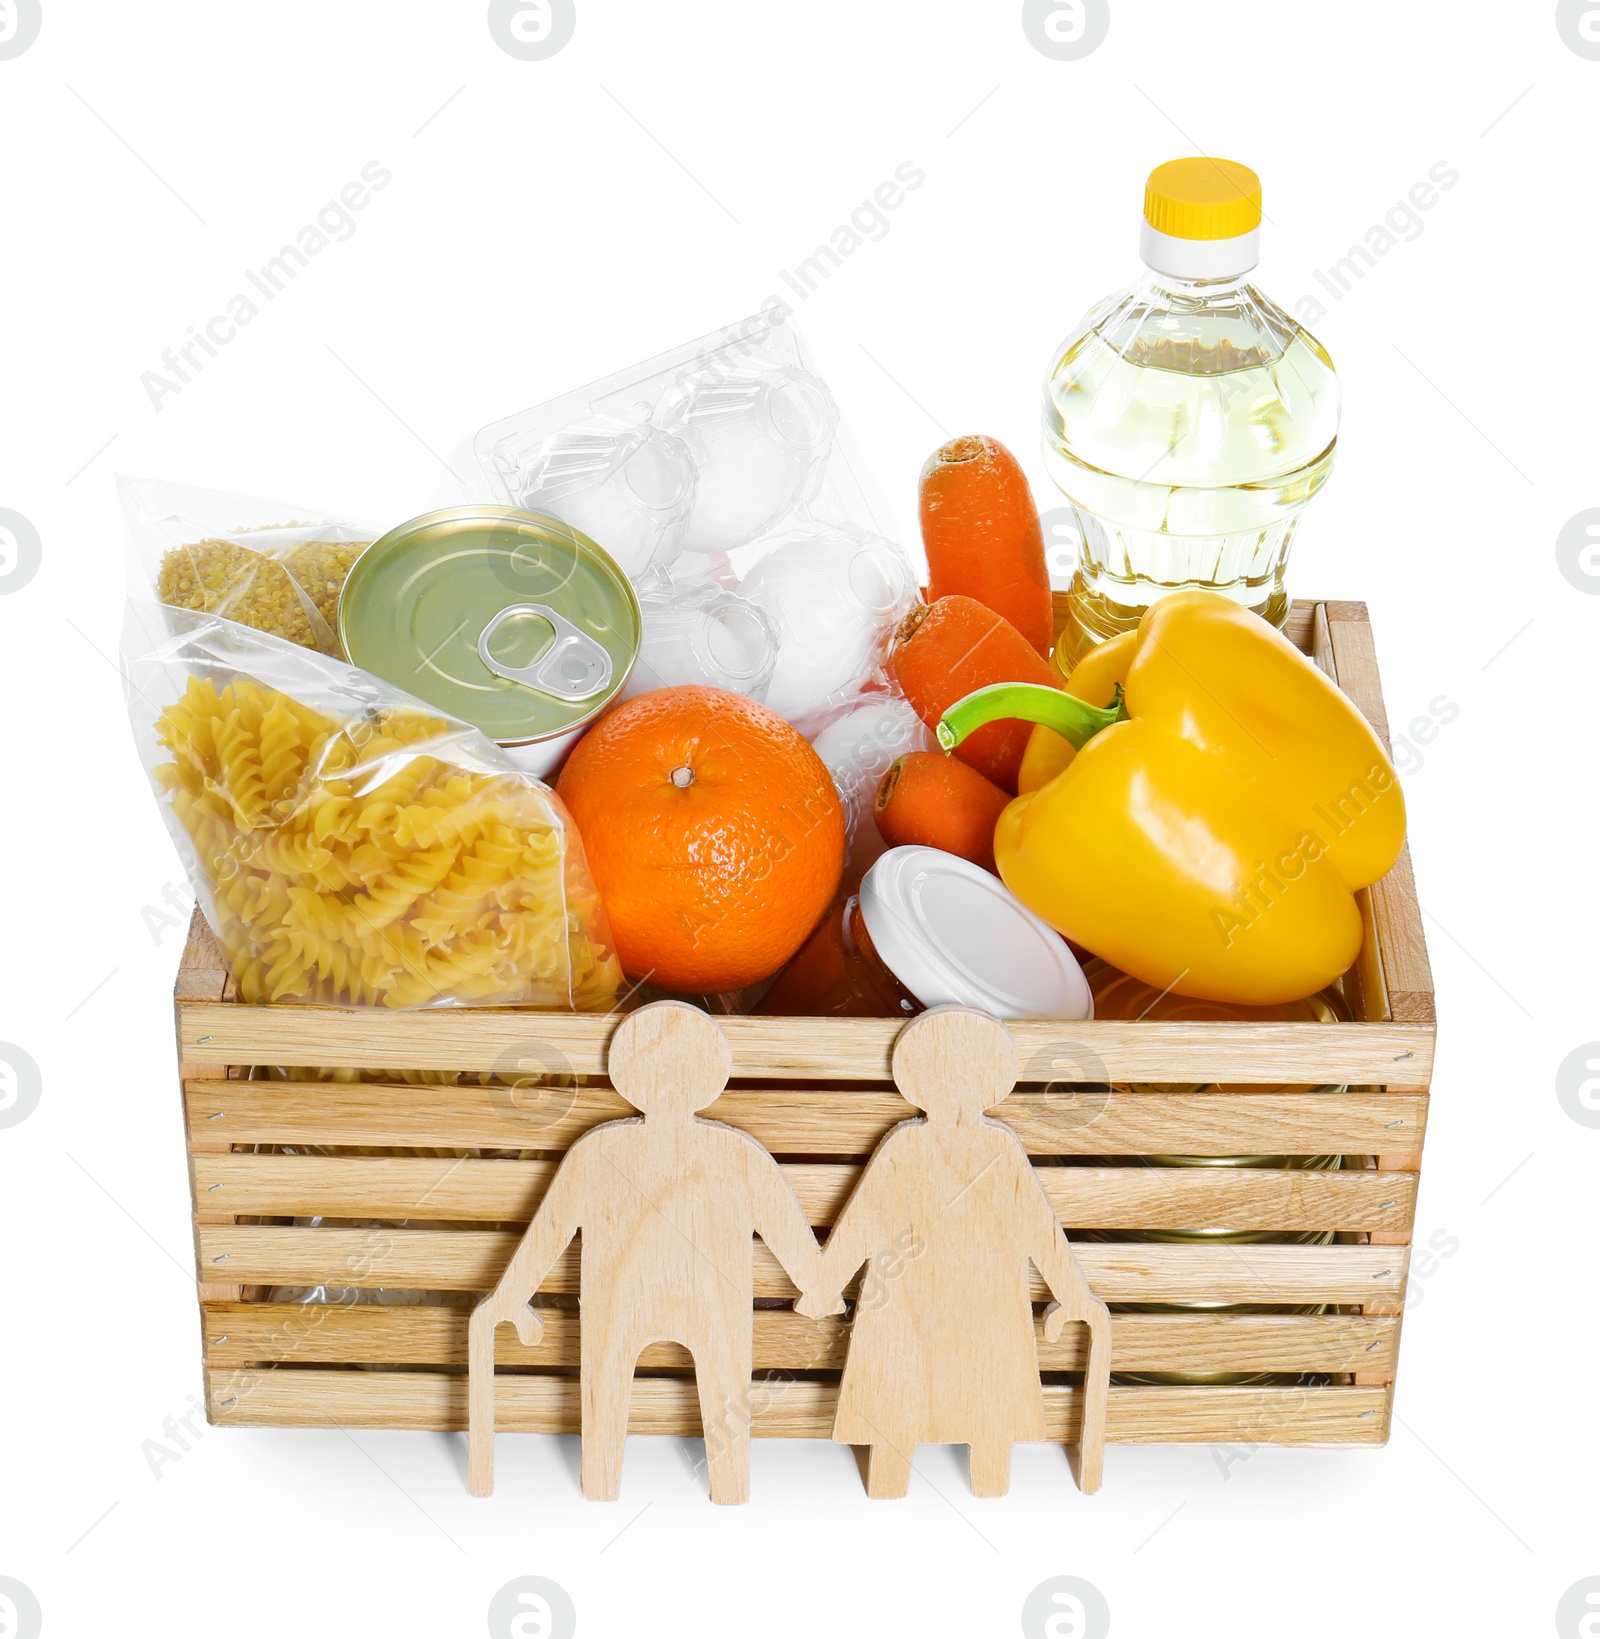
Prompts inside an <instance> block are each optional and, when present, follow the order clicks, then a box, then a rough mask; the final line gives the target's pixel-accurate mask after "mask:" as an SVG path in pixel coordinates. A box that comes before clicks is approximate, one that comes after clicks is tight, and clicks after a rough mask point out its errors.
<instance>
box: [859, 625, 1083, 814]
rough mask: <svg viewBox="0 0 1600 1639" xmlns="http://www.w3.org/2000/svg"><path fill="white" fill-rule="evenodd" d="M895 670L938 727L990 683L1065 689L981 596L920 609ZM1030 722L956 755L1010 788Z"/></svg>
mask: <svg viewBox="0 0 1600 1639" xmlns="http://www.w3.org/2000/svg"><path fill="white" fill-rule="evenodd" d="M889 666H890V670H891V671H892V672H893V673H894V676H895V680H896V681H897V682H898V683H899V685H900V689H901V692H902V693H903V694H904V695H905V697H906V699H908V700H909V701H910V702H911V704H912V706H913V707H914V708H915V710H916V713H917V715H918V716H919V717H920V718H921V719H922V720H923V722H925V723H926V724H927V725H928V726H929V727H930V728H932V727H933V726H934V725H935V724H937V723H938V721H939V719H940V718H941V717H942V716H943V715H944V713H945V710H946V708H947V707H949V706H953V705H954V704H955V703H956V701H957V700H959V699H961V698H962V696H963V695H968V694H971V693H972V691H973V690H974V689H981V688H983V687H985V686H986V685H987V684H990V683H1042V684H1044V685H1045V686H1046V687H1047V688H1053V689H1059V688H1060V687H1061V674H1060V672H1058V671H1057V670H1056V669H1055V667H1054V666H1049V665H1046V664H1045V662H1044V661H1043V660H1041V659H1040V658H1039V655H1038V654H1037V652H1036V651H1035V650H1034V647H1033V645H1032V644H1031V643H1029V642H1028V640H1027V638H1025V637H1024V636H1023V635H1022V633H1021V632H1019V631H1018V630H1017V629H1016V627H1015V626H1013V625H1012V624H1011V623H1010V621H1008V620H1003V619H1002V618H1001V617H1000V616H999V615H997V614H996V613H995V612H994V610H993V609H987V608H985V607H984V605H983V604H981V603H979V602H978V601H977V600H976V599H975V598H966V597H948V598H940V599H939V601H938V602H937V603H923V604H919V605H918V606H917V607H916V608H915V609H913V610H912V611H911V613H910V614H909V615H907V616H906V618H905V619H904V620H903V621H902V622H901V624H900V630H899V632H898V633H897V634H896V636H895V645H894V651H893V653H892V654H891V656H890V659H889ZM1032 732H1033V729H1032V726H1031V725H1030V724H1028V723H1023V722H1018V721H1016V720H1014V719H1007V720H1006V721H1004V722H999V723H989V724H988V725H986V726H985V727H983V728H980V729H979V730H978V731H977V733H975V734H972V735H969V736H968V737H967V738H966V739H965V740H963V741H962V742H961V744H960V745H959V746H957V747H956V756H958V757H959V758H960V759H961V760H962V762H964V763H966V764H967V765H968V766H969V767H970V768H975V769H977V771H978V772H979V773H980V774H982V775H983V776H984V778H985V779H987V780H992V781H993V782H994V784H996V785H998V786H1002V787H1003V788H1004V789H1005V790H1007V791H1013V792H1014V791H1015V790H1016V789H1017V771H1018V769H1019V768H1021V766H1022V754H1023V752H1024V751H1026V750H1027V748H1028V736H1029V735H1030V734H1032Z"/></svg>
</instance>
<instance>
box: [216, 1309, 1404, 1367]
mask: <svg viewBox="0 0 1600 1639" xmlns="http://www.w3.org/2000/svg"><path fill="white" fill-rule="evenodd" d="M469 1313H470V1311H469V1310H468V1309H466V1308H465V1307H461V1308H445V1307H441V1306H434V1305H429V1304H407V1305H385V1304H360V1305H355V1306H350V1307H345V1306H341V1305H328V1304H303V1303H302V1304H294V1303H218V1304H208V1305H207V1306H206V1310H205V1315H204V1324H205V1338H206V1361H207V1364H208V1365H210V1366H212V1367H213V1368H222V1367H228V1366H238V1365H244V1364H246V1363H250V1362H257V1361H282V1362H285V1363H291V1364H294V1365H299V1366H315V1365H373V1366H465V1365H466V1363H467V1320H468V1315H469ZM541 1313H542V1317H543V1320H544V1334H543V1336H542V1337H541V1338H540V1340H539V1342H538V1343H537V1344H535V1345H534V1346H533V1347H532V1348H525V1347H524V1346H523V1344H522V1343H521V1342H519V1341H518V1338H517V1335H516V1333H515V1332H514V1331H513V1330H512V1329H511V1328H510V1327H509V1326H506V1327H502V1328H501V1329H500V1332H499V1333H498V1335H497V1337H496V1340H495V1363H496V1364H497V1365H499V1366H502V1367H518V1366H520V1367H543V1368H545V1369H547V1370H555V1369H562V1370H568V1371H571V1370H576V1368H577V1365H578V1316H577V1314H576V1313H575V1312H573V1311H572V1310H570V1309H544V1310H542V1311H541ZM1035 1330H1036V1332H1037V1335H1038V1343H1039V1365H1040V1367H1041V1369H1043V1370H1044V1371H1057V1372H1060V1371H1082V1370H1083V1368H1084V1366H1085V1364H1086V1360H1085V1357H1086V1355H1087V1352H1088V1346H1087V1344H1086V1342H1085V1340H1084V1336H1083V1328H1082V1327H1081V1326H1069V1327H1067V1329H1066V1331H1065V1332H1064V1333H1063V1334H1062V1336H1061V1338H1060V1339H1059V1340H1058V1341H1057V1342H1055V1343H1047V1342H1046V1341H1045V1339H1044V1331H1043V1326H1042V1324H1040V1323H1037V1322H1036V1326H1035ZM1399 1331H1400V1323H1399V1322H1398V1321H1397V1320H1393V1319H1379V1318H1372V1317H1363V1316H1360V1315H1116V1316H1113V1317H1112V1322H1111V1364H1112V1369H1113V1370H1114V1371H1146V1372H1154V1371H1169V1372H1170V1371H1181V1372H1191V1373H1193V1372H1351V1371H1357V1370H1360V1371H1364V1372H1371V1373H1375V1374H1385V1373H1390V1372H1392V1371H1393V1370H1394V1357H1395V1344H1396V1341H1397V1339H1398V1337H1399ZM849 1335H850V1328H849V1323H848V1321H847V1320H846V1319H845V1317H843V1316H829V1317H827V1318H825V1319H822V1320H808V1319H806V1317H805V1316H803V1315H797V1314H794V1313H793V1312H792V1311H790V1310H786V1309H758V1310H757V1311H756V1314H755V1369H756V1370H757V1371H758V1372H764V1371H779V1370H782V1371H837V1370H839V1369H841V1368H842V1367H843V1365H844V1361H845V1346H846V1343H847V1342H848V1340H849ZM688 1363H689V1356H688V1353H687V1351H686V1350H684V1349H683V1348H682V1347H681V1346H680V1345H678V1344H676V1343H655V1344H652V1345H650V1347H649V1348H647V1349H646V1350H645V1351H644V1354H643V1355H642V1356H641V1357H640V1360H639V1364H640V1366H641V1367H642V1368H644V1369H645V1370H668V1371H671V1370H678V1371H682V1370H685V1369H686V1368H687V1366H688Z"/></svg>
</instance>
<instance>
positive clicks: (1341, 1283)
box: [200, 1224, 1407, 1304]
mask: <svg viewBox="0 0 1600 1639" xmlns="http://www.w3.org/2000/svg"><path fill="white" fill-rule="evenodd" d="M520 1238H521V1237H520V1235H516V1234H512V1233H509V1232H500V1231H494V1230H477V1229H303V1228H298V1227H290V1226H273V1225H266V1224H234V1225H231V1226H229V1225H217V1226H214V1227H208V1228H202V1229H201V1231H200V1259H201V1269H202V1271H203V1272H209V1273H210V1274H211V1276H212V1278H215V1277H216V1275H217V1274H218V1272H220V1271H221V1270H222V1269H223V1268H224V1267H225V1268H226V1272H227V1275H228V1277H229V1279H231V1280H236V1281H241V1282H244V1283H246V1284H248V1285H271V1286H321V1285H328V1286H355V1287H390V1288H396V1289H402V1290H412V1291H440V1292H452V1291H466V1292H483V1291H487V1290H488V1289H489V1288H490V1287H491V1286H493V1285H494V1283H495V1281H497V1280H498V1279H499V1278H500V1274H501V1271H502V1270H503V1269H504V1268H505V1266H506V1263H507V1262H508V1261H509V1259H510V1257H511V1254H512V1252H513V1251H514V1250H515V1248H516V1245H517V1242H518V1241H519V1240H520ZM1074 1250H1075V1251H1076V1253H1077V1257H1078V1262H1079V1263H1080V1264H1081V1265H1082V1266H1083V1270H1084V1273H1085V1274H1086V1275H1087V1276H1088V1279H1089V1282H1090V1284H1091V1285H1092V1286H1093V1287H1094V1290H1095V1292H1096V1294H1097V1295H1098V1296H1099V1297H1101V1298H1103V1299H1104V1300H1105V1301H1106V1302H1107V1303H1340V1304H1343V1303H1363V1302H1367V1301H1369V1300H1371V1301H1374V1302H1379V1301H1382V1302H1390V1303H1394V1302H1398V1301H1400V1298H1401V1297H1402V1296H1403V1292H1404V1281H1405V1270H1406V1255H1407V1249H1406V1248H1404V1247H1386V1246H1272V1245H1269V1246H1239V1245H1228V1246H1187V1245H1179V1246H1165V1245H1145V1244H1127V1245H1121V1244H1115V1243H1097V1242H1092V1241H1078V1242H1076V1243H1075V1244H1074ZM577 1290H578V1257H577V1252H576V1249H569V1250H568V1251H567V1252H566V1253H565V1254H564V1255H563V1257H562V1258H561V1259H560V1260H559V1261H558V1262H557V1264H556V1267H555V1269H554V1271H553V1272H552V1274H551V1276H550V1278H549V1279H548V1280H547V1281H546V1282H545V1283H544V1285H543V1286H541V1287H540V1291H542V1292H554V1293H575V1292H576V1291H577ZM755 1296H757V1297H760V1298H793V1297H794V1296H796V1293H795V1289H794V1287H793V1286H792V1285H791V1284H790V1282H789V1279H788V1277H787V1276H786V1275H785V1274H784V1273H783V1271H782V1270H781V1269H780V1268H779V1266H778V1263H777V1260H776V1259H775V1258H774V1257H773V1256H772V1254H771V1253H770V1252H768V1251H767V1249H766V1248H765V1247H764V1246H762V1245H761V1244H760V1243H759V1242H758V1243H756V1245H755ZM1047 1296H1048V1294H1047V1292H1046V1291H1045V1288H1044V1285H1043V1283H1042V1282H1041V1281H1040V1280H1039V1279H1038V1277H1037V1276H1035V1277H1034V1298H1035V1301H1037V1302H1043V1301H1044V1299H1045V1298H1046V1297H1047Z"/></svg>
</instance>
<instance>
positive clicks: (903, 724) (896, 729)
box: [811, 694, 938, 876]
mask: <svg viewBox="0 0 1600 1639" xmlns="http://www.w3.org/2000/svg"><path fill="white" fill-rule="evenodd" d="M811 745H812V749H813V750H814V751H815V752H816V754H817V755H818V756H819V757H820V758H821V759H822V761H823V762H824V764H826V765H827V769H828V772H829V773H830V774H831V775H832V776H833V783H834V784H835V785H836V786H837V787H838V789H839V801H840V802H841V803H842V804H843V806H844V824H845V842H846V845H847V846H848V848H849V853H848V855H847V856H846V860H845V874H846V876H851V875H856V876H859V875H862V874H864V873H865V871H866V869H867V867H868V866H869V865H871V864H872V862H873V860H875V859H876V858H877V857H878V855H879V854H881V853H883V852H884V851H885V850H886V849H887V847H888V844H887V843H886V842H885V841H884V840H883V838H882V836H880V835H879V833H878V826H877V822H876V821H875V820H874V819H873V817H872V805H873V802H874V801H875V799H876V798H877V795H878V786H879V784H880V783H881V782H882V780H883V776H884V775H885V774H887V773H888V772H889V765H890V764H891V763H893V762H894V760H895V758H896V757H903V756H904V755H905V754H906V753H907V752H908V751H936V750H937V749H938V742H937V741H936V740H935V739H934V737H933V735H932V733H931V732H930V731H929V729H928V726H927V725H926V724H925V723H924V722H923V721H922V719H921V718H920V717H919V716H917V714H916V712H915V710H914V709H913V708H912V705H911V702H910V701H909V700H906V699H904V698H902V697H901V696H900V695H897V694H863V695H859V696H857V697H856V698H855V699H854V700H851V701H849V702H848V703H847V704H846V707H845V709H844V710H843V711H841V712H840V713H839V714H838V715H837V716H836V717H835V718H834V719H833V720H832V721H831V722H830V723H828V724H827V726H826V727H825V728H823V729H822V731H821V732H820V733H819V734H817V735H816V737H815V738H814V739H813V740H812V742H811Z"/></svg>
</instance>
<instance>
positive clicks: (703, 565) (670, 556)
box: [471, 309, 917, 735]
mask: <svg viewBox="0 0 1600 1639" xmlns="http://www.w3.org/2000/svg"><path fill="white" fill-rule="evenodd" d="M471 450H472V458H473V462H474V463H475V465H476V468H477V470H478V472H479V473H480V474H481V476H482V480H483V483H484V485H485V486H486V489H487V494H488V496H489V497H492V498H493V499H494V500H497V501H499V502H501V503H502V504H504V505H508V506H515V507H520V508H522V509H524V510H526V511H531V512H541V513H545V514H547V515H550V516H553V517H556V518H559V519H560V520H562V521H563V522H564V523H566V524H568V525H570V526H571V527H572V528H574V529H576V530H579V531H581V532H582V533H583V534H585V535H587V536H589V537H590V539H592V540H594V541H596V542H597V543H598V544H599V545H600V546H602V547H603V548H605V550H606V551H607V552H609V553H610V554H611V555H612V556H613V557H614V558H615V559H616V560H617V562H618V563H619V564H621V565H622V567H623V569H624V571H625V572H626V573H627V575H628V576H629V578H630V579H631V580H632V581H633V582H634V585H635V587H636V588H637V590H638V592H639V597H640V603H641V606H642V608H643V610H644V638H643V645H642V648H641V652H640V656H639V661H638V664H637V665H636V667H635V670H634V676H633V678H632V679H631V680H630V683H629V688H628V690H627V693H628V694H630V695H631V694H638V693H643V692H645V691H646V690H648V689H653V688H661V687H667V686H672V685H675V684H685V683H704V684H710V685H712V686H715V687H720V688H726V689H731V690H733V691H735V692H737V693H740V694H745V695H748V696H750V697H751V698H754V699H757V700H761V701H764V702H765V703H766V704H768V705H770V706H771V707H772V708H773V709H774V710H775V711H777V712H778V713H779V714H780V715H782V716H784V717H786V718H788V719H789V720H790V721H791V722H793V723H795V724H796V725H797V726H798V727H799V728H800V729H801V730H802V731H803V732H805V733H807V734H808V735H815V734H817V733H818V732H820V731H821V730H822V729H823V728H825V727H826V726H827V725H828V724H830V723H831V722H834V721H836V720H837V719H838V718H840V717H841V716H842V715H843V714H844V713H846V712H847V711H849V710H850V709H852V707H858V706H859V705H860V704H861V699H862V697H863V696H867V697H870V696H871V695H872V694H874V693H876V692H879V691H881V690H882V689H883V688H884V687H885V683H886V679H885V674H884V669H883V667H884V659H885V655H886V652H887V647H888V642H889V638H890V636H891V635H892V633H893V630H894V627H895V626H896V624H898V622H899V621H900V620H901V619H902V618H903V616H904V615H905V614H906V612H907V611H908V610H909V609H910V607H911V606H912V604H913V603H915V602H916V600H917V589H916V576H915V572H914V571H913V569H912V566H911V561H910V559H909V557H908V556H907V555H906V553H905V551H904V550H903V549H902V548H901V547H899V546H898V545H896V544H895V543H893V542H891V541H890V540H888V539H887V538H885V536H884V535H883V533H882V528H883V526H882V522H881V519H882V517H883V516H884V514H883V512H882V508H881V506H879V505H877V504H875V502H874V499H873V496H872V490H871V486H870V484H869V483H868V482H867V481H866V480H865V478H864V475H863V473H862V469H861V465H860V460H859V457H858V456H857V455H856V453H855V450H854V448H853V447H852V445H851V443H850V441H849V438H848V435H847V434H846V432H845V430H844V428H843V427H842V425H841V421H840V416H839V410H838V406H837V405H836V404H835V403H834V399H833V395H832V393H830V392H829V391H828V387H827V384H826V383H825V382H824V381H823V380H822V379H821V377H820V376H818V375H817V373H816V371H815V369H814V368H813V366H812V361H811V359H810V357H809V355H808V354H807V352H806V349H805V346H804V343H803V342H802V341H801V339H800V336H799V334H798V332H797V331H796V330H795V328H794V326H793V324H792V323H790V322H789V320H788V318H787V316H786V315H784V314H782V313H781V312H779V311H778V310H776V309H769V310H765V311H763V312H761V313H758V314H756V315H754V316H753V317H751V318H749V319H745V320H743V321H741V322H740V323H738V324H732V325H728V326H726V327H725V328H724V329H722V330H719V331H716V332H715V333H714V334H712V335H709V336H703V337H701V338H700V339H699V340H698V341H693V342H687V343H685V344H684V345H683V346H681V347H677V348H674V349H673V350H672V351H671V352H668V353H663V354H661V355H660V356H659V357H657V358H653V359H650V360H648V361H646V362H645V363H642V364H638V365H635V366H634V367H633V368H632V369H628V370H622V371H619V372H618V373H617V374H615V375H612V376H607V377H606V378H605V379H604V380H602V381H597V382H594V383H592V384H591V385H590V386H588V387H583V388H579V389H578V390H577V391H575V392H571V393H566V394H563V395H562V396H561V397H560V398H555V399H551V400H549V401H548V402H546V403H544V404H540V405H537V406H535V407H534V408H532V409H529V410H524V411H521V412H520V413H519V414H517V415H512V416H507V417H505V418H504V419H503V420H500V421H496V422H492V423H491V424H490V425H488V426H486V427H484V428H483V429H481V431H479V432H478V433H477V435H476V436H475V438H474V439H473V440H472V444H471Z"/></svg>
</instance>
